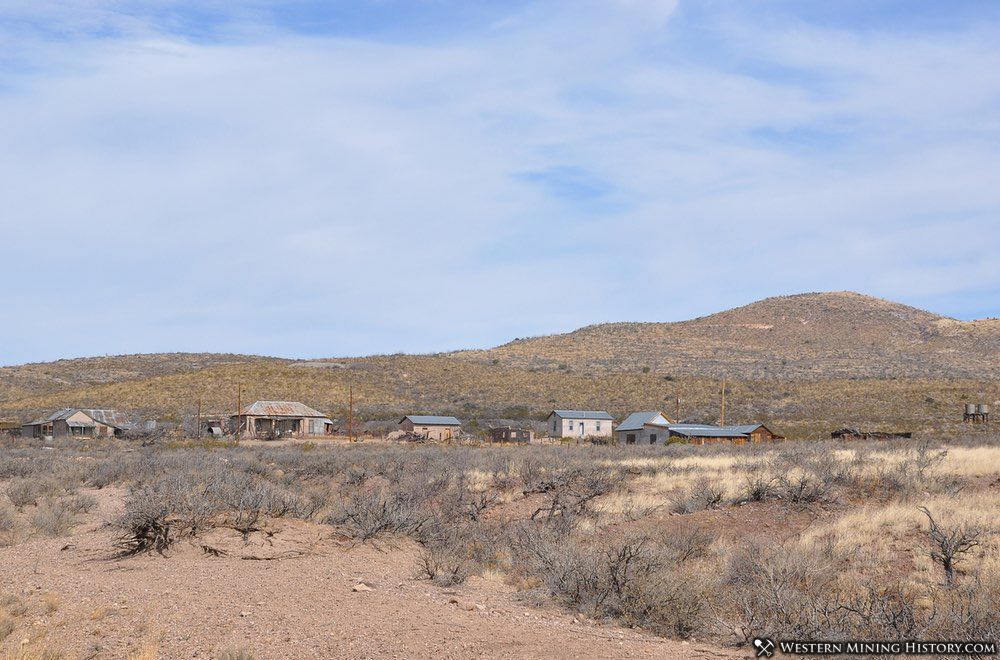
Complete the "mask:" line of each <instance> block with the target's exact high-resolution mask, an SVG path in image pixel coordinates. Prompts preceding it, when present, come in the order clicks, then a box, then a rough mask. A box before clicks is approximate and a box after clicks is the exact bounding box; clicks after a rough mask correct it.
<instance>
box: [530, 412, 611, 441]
mask: <svg viewBox="0 0 1000 660" xmlns="http://www.w3.org/2000/svg"><path fill="white" fill-rule="evenodd" d="M613 423H614V417H612V416H611V415H609V414H608V413H607V412H605V411H603V410H553V411H552V412H551V413H549V417H548V420H547V421H546V424H547V425H548V432H549V435H551V436H552V437H555V438H610V437H611V431H612V427H613Z"/></svg>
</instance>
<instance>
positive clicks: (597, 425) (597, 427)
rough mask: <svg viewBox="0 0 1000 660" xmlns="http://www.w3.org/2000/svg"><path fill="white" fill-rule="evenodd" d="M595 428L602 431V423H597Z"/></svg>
mask: <svg viewBox="0 0 1000 660" xmlns="http://www.w3.org/2000/svg"><path fill="white" fill-rule="evenodd" d="M594 428H596V429H597V430H598V431H600V430H601V423H600V422H597V423H596V425H595V427H594Z"/></svg>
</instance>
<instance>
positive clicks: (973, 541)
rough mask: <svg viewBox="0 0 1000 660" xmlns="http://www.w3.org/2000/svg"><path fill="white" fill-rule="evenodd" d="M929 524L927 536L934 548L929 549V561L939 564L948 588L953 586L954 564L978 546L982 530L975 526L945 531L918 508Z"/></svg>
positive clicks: (925, 512)
mask: <svg viewBox="0 0 1000 660" xmlns="http://www.w3.org/2000/svg"><path fill="white" fill-rule="evenodd" d="M919 509H920V510H921V511H923V512H924V515H925V516H927V520H928V522H929V523H930V530H929V534H930V537H931V541H933V542H934V547H933V548H931V559H933V560H934V561H936V562H937V563H939V564H941V568H943V569H944V575H945V579H946V581H947V583H948V586H949V587H951V586H953V585H954V584H955V563H956V562H957V561H958V560H959V559H960V558H961V555H964V554H965V553H967V552H969V551H970V550H972V549H973V548H975V547H976V546H978V545H979V544H980V537H981V536H982V530H981V529H979V528H978V527H976V526H970V525H961V526H959V527H955V528H952V529H946V528H943V527H941V526H940V525H938V524H937V521H935V520H934V517H933V516H932V515H931V512H930V511H928V510H927V507H923V506H922V507H919Z"/></svg>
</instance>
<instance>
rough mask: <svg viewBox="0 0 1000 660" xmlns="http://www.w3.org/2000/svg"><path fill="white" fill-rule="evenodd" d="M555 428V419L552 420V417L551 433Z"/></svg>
mask: <svg viewBox="0 0 1000 660" xmlns="http://www.w3.org/2000/svg"><path fill="white" fill-rule="evenodd" d="M557 430H558V429H556V420H554V419H553V420H552V431H553V433H554V432H555V431H557Z"/></svg>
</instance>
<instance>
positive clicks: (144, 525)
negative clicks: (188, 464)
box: [114, 486, 174, 556]
mask: <svg viewBox="0 0 1000 660" xmlns="http://www.w3.org/2000/svg"><path fill="white" fill-rule="evenodd" d="M171 513H172V510H171V506H170V502H169V501H168V500H167V499H166V498H165V497H164V493H163V491H162V490H157V489H156V488H154V487H150V486H141V487H138V488H135V489H133V490H132V491H131V492H130V493H129V494H128V495H127V496H126V497H125V512H124V513H123V514H122V516H121V517H120V518H118V520H116V521H115V523H114V525H115V527H117V529H118V530H119V535H118V538H117V539H116V542H115V544H116V545H117V547H119V548H120V549H121V554H122V555H123V556H130V555H137V554H141V553H144V552H153V551H155V552H158V553H159V554H161V555H162V554H163V553H164V552H165V551H166V550H167V549H168V548H169V547H170V545H171V544H172V543H173V542H174V537H173V533H172V530H171V522H170V515H171Z"/></svg>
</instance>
